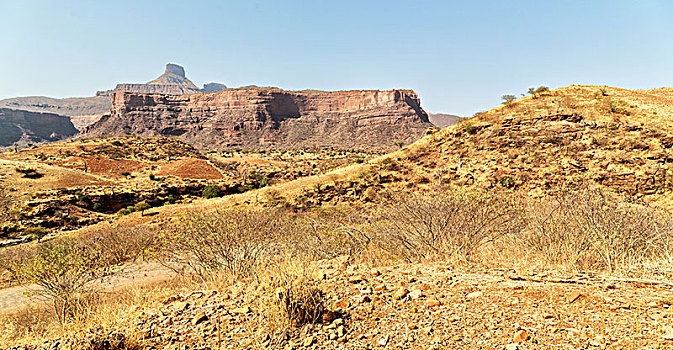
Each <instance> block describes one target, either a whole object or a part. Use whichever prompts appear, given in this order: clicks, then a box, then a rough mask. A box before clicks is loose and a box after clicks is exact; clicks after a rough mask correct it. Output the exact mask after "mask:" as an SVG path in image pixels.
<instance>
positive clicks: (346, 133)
mask: <svg viewBox="0 0 673 350" xmlns="http://www.w3.org/2000/svg"><path fill="white" fill-rule="evenodd" d="M430 126H432V124H430V122H429V121H428V115H427V114H426V113H425V111H423V109H422V108H421V107H420V101H419V99H418V97H417V96H416V94H415V93H414V92H413V91H410V90H391V91H338V92H326V91H312V90H305V91H285V90H281V89H277V88H240V89H228V90H224V91H218V92H211V93H197V94H190V95H179V96H176V95H164V94H141V93H124V92H119V93H116V94H114V95H113V98H112V110H111V114H110V116H106V117H104V118H103V119H101V120H100V121H99V122H97V123H95V124H94V125H92V126H90V127H89V128H88V129H87V130H86V131H85V134H88V135H91V136H112V135H129V134H136V135H143V136H158V135H165V136H173V137H178V138H180V139H183V140H185V141H187V142H190V143H192V144H194V145H196V146H198V147H201V148H205V149H215V148H235V147H241V148H266V147H278V148H281V147H326V146H334V147H340V148H368V149H390V148H392V147H393V144H394V143H395V142H396V141H404V142H407V143H410V142H413V141H415V140H416V139H418V138H420V137H421V136H422V135H423V133H424V132H425V130H426V129H427V128H428V127H430Z"/></svg>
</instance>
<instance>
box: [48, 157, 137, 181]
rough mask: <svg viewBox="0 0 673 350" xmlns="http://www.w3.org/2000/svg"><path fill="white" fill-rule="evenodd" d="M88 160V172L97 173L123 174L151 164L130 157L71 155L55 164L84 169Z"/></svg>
mask: <svg viewBox="0 0 673 350" xmlns="http://www.w3.org/2000/svg"><path fill="white" fill-rule="evenodd" d="M85 162H86V167H87V172H88V173H91V174H95V175H117V176H121V175H120V174H121V172H123V171H129V172H132V171H138V170H140V169H142V168H145V167H148V166H149V164H147V163H144V162H139V161H137V160H130V159H108V158H105V157H98V158H97V157H94V156H88V157H70V158H68V159H66V160H64V161H61V162H54V164H55V165H58V166H62V167H64V168H70V169H78V170H84V164H85Z"/></svg>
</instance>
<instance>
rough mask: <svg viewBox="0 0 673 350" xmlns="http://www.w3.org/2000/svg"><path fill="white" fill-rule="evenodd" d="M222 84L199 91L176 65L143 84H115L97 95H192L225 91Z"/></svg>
mask: <svg viewBox="0 0 673 350" xmlns="http://www.w3.org/2000/svg"><path fill="white" fill-rule="evenodd" d="M226 88H227V87H226V86H225V85H224V84H219V83H208V84H204V85H203V89H199V88H198V87H197V86H196V85H194V83H192V81H191V80H189V79H188V78H187V76H186V75H185V69H184V68H183V67H182V66H179V65H177V64H173V63H168V64H166V70H165V71H164V74H162V75H160V76H159V77H158V78H156V79H154V80H152V81H150V82H147V83H145V84H117V86H116V87H115V88H114V90H111V91H103V92H101V91H99V92H98V93H97V94H101V95H109V94H111V93H114V92H120V91H124V92H140V93H159V94H171V95H184V94H193V93H196V92H213V91H221V90H225V89H226Z"/></svg>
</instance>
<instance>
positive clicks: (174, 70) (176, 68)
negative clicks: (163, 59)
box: [164, 63, 186, 78]
mask: <svg viewBox="0 0 673 350" xmlns="http://www.w3.org/2000/svg"><path fill="white" fill-rule="evenodd" d="M164 74H173V75H177V76H179V77H182V78H185V77H186V76H185V69H184V68H183V67H182V66H180V65H177V64H174V63H167V64H166V70H165V71H164Z"/></svg>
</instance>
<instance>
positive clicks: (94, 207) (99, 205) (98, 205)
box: [93, 203, 103, 211]
mask: <svg viewBox="0 0 673 350" xmlns="http://www.w3.org/2000/svg"><path fill="white" fill-rule="evenodd" d="M102 206H103V205H101V204H100V203H94V204H93V210H95V211H99V210H100V208H101V207H102Z"/></svg>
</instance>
